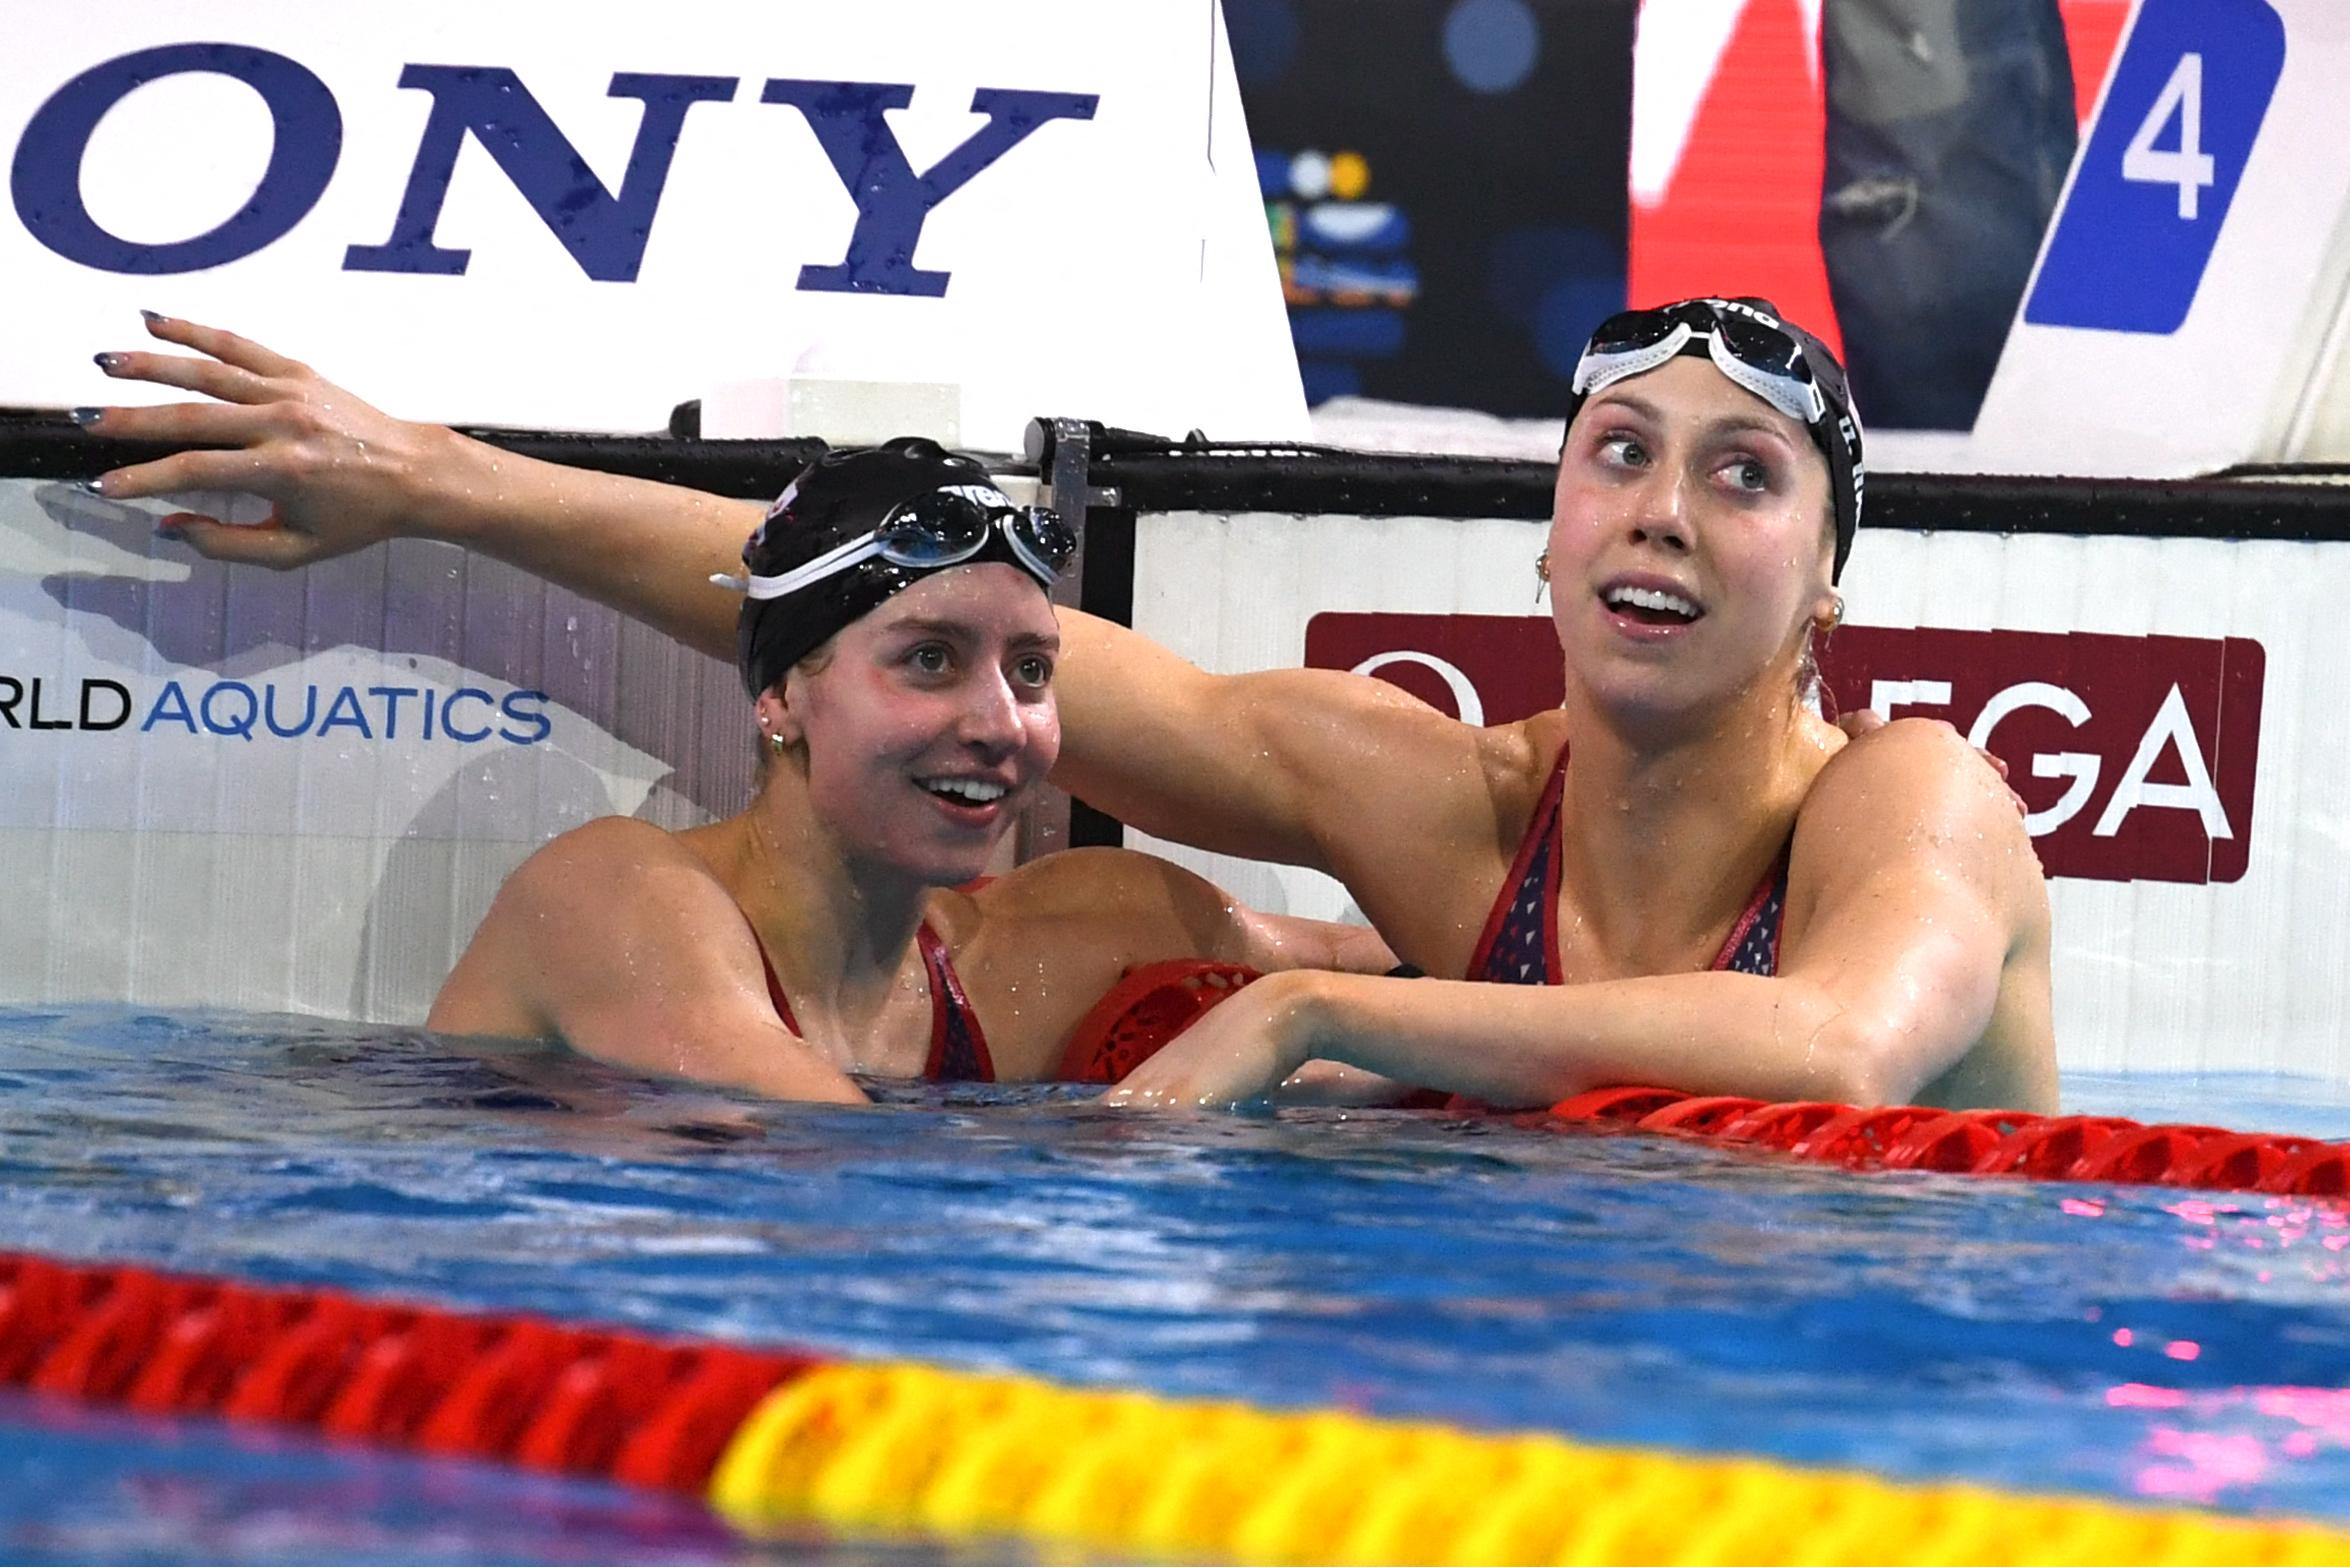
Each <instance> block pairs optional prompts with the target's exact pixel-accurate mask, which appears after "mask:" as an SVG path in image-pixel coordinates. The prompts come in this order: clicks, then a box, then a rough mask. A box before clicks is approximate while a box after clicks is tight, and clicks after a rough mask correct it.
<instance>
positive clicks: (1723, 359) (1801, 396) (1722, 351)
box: [1705, 332, 1828, 429]
mask: <svg viewBox="0 0 2350 1567" xmlns="http://www.w3.org/2000/svg"><path fill="white" fill-rule="evenodd" d="M1706 339H1707V341H1706V345H1705V351H1706V353H1707V354H1709V355H1710V356H1712V359H1713V362H1714V368H1715V369H1717V370H1719V371H1721V372H1722V374H1724V375H1726V376H1728V377H1729V378H1730V379H1731V380H1733V381H1735V382H1737V383H1738V384H1739V385H1740V386H1743V387H1745V388H1746V389H1747V390H1748V391H1750V392H1752V393H1753V394H1754V395H1755V396H1757V397H1759V398H1761V399H1762V400H1763V401H1764V402H1766V403H1769V404H1770V405H1771V406H1772V407H1773V408H1776V409H1778V410H1779V412H1781V413H1783V414H1785V415H1786V416H1787V417H1788V418H1790V419H1792V420H1794V421H1795V422H1796V423H1797V424H1800V425H1802V426H1804V427H1805V428H1806V429H1809V428H1810V427H1811V426H1812V425H1814V424H1816V423H1818V422H1819V418H1820V415H1822V414H1824V413H1826V412H1827V411H1828V402H1827V399H1826V398H1824V397H1822V396H1821V395H1820V388H1819V383H1818V382H1816V381H1798V380H1797V379H1795V377H1793V376H1791V375H1773V374H1771V373H1770V372H1769V371H1768V370H1757V369H1756V368H1755V367H1754V366H1752V365H1750V364H1748V363H1747V362H1746V361H1745V360H1743V359H1741V358H1739V357H1738V356H1737V355H1736V354H1733V353H1732V352H1730V348H1729V345H1728V344H1726V343H1724V342H1723V341H1722V334H1721V333H1719V332H1708V333H1707V334H1706Z"/></svg>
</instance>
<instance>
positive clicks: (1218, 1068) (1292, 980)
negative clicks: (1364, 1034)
mask: <svg viewBox="0 0 2350 1567" xmlns="http://www.w3.org/2000/svg"><path fill="white" fill-rule="evenodd" d="M1319 978H1320V976H1319V975H1317V974H1316V973H1315V972H1313V971H1312V970H1309V969H1293V970H1290V971H1289V972H1287V973H1282V974H1268V975H1266V976H1265V977H1264V978H1263V979H1260V980H1257V981H1255V982H1254V983H1253V984H1249V985H1245V986H1243V987H1242V988H1241V989H1240V990H1238V991H1236V992H1234V994H1233V995H1232V996H1231V997H1230V998H1229V999H1227V1000H1224V1001H1220V1002H1218V1003H1217V1004H1216V1006H1215V1009H1214V1010H1213V1011H1211V1012H1209V1013H1208V1015H1207V1016H1205V1017H1203V1018H1201V1019H1200V1020H1199V1021H1198V1022H1196V1023H1194V1024H1192V1025H1191V1027H1189V1028H1187V1029H1185V1030H1184V1031H1183V1032H1182V1034H1181V1035H1179V1036H1178V1037H1177V1038H1176V1039H1174V1040H1173V1041H1172V1042H1171V1043H1169V1044H1168V1045H1167V1046H1166V1047H1165V1048H1164V1049H1162V1050H1160V1051H1159V1053H1158V1054H1156V1055H1154V1056H1152V1057H1151V1058H1150V1059H1149V1060H1148V1061H1145V1062H1144V1063H1143V1064H1142V1065H1140V1066H1138V1067H1136V1068H1135V1069H1134V1070H1133V1071H1132V1072H1129V1073H1128V1074H1127V1075H1126V1078H1125V1080H1124V1081H1122V1082H1121V1083H1119V1085H1118V1086H1117V1087H1116V1088H1113V1089H1112V1090H1110V1092H1109V1093H1107V1094H1105V1095H1104V1096H1103V1098H1102V1102H1103V1103H1104V1104H1112V1105H1121V1106H1125V1107H1128V1108H1133V1109H1147V1110H1163V1109H1209V1110H1220V1109H1229V1108H1230V1107H1231V1106H1233V1105H1236V1104H1240V1103H1242V1102H1243V1101H1246V1100H1250V1099H1260V1098H1262V1097H1264V1096H1265V1095H1266V1094H1269V1093H1271V1092H1272V1091H1273V1090H1274V1089H1276V1088H1278V1087H1279V1086H1281V1084H1282V1082H1283V1081H1284V1080H1286V1079H1287V1078H1288V1077H1289V1076H1290V1074H1291V1073H1293V1072H1295V1071H1296V1070H1297V1069H1298V1068H1299V1067H1300V1066H1303V1065H1304V1064H1305V1062H1306V1059H1307V1057H1308V1055H1309V1054H1310V1053H1311V1052H1310V1050H1309V1048H1308V1047H1309V1042H1310V1041H1311V1039H1312V1037H1313V1032H1314V1028H1313V1021H1312V1020H1313V1017H1314V1015H1315V986H1316V983H1317V981H1318V980H1319Z"/></svg>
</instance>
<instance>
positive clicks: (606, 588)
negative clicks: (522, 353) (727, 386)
mask: <svg viewBox="0 0 2350 1567" xmlns="http://www.w3.org/2000/svg"><path fill="white" fill-rule="evenodd" d="M415 490H416V493H415V498H414V504H413V508H412V511H411V519H412V520H411V531H413V532H415V533H417V534H421V535H424V536H427V537H432V538H439V539H445V540H447V541H448V542H450V543H453V544H459V545H463V546H464V547H465V548H467V549H469V550H473V551H475V552H477V553H479V554H483V555H489V556H493V557H495V558H496V559H498V560H502V561H505V562H506V563H507V564H509V565H512V566H516V567H519V568H521V569H522V570H524V571H527V572H529V573H531V574H532V575H533V576H536V577H543V578H545V579H546V580H547V581H549V582H553V583H555V584H557V585H558V586H561V587H565V588H568V589H570V590H571V591H572V592H574V593H578V594H580V595H582V596H583V597H586V598H591V599H594V600H595V601H596V602H598V603H600V604H607V605H610V606H611V607H612V608H614V609H617V610H619V611H620V612H621V613H623V614H626V615H629V616H632V617H634V618H635V619H637V620H641V621H643V622H645V623H646V624H647V625H649V626H652V627H653V628H654V629H656V630H659V631H662V632H666V633H667V634H668V635H670V636H672V637H675V638H676V639H677V640H678V641H680V642H683V643H684V644H686V645H687V646H688V647H692V648H696V649H699V650H700V651H702V652H704V653H707V654H709V655H711V656H712V657H713V658H721V659H725V660H726V661H727V662H729V663H732V662H733V660H734V623H735V613H736V611H737V610H738V609H740V608H741V606H742V598H741V596H740V595H739V594H735V593H730V592H728V591H727V590H726V589H724V588H721V587H718V586H716V585H714V584H712V583H711V581H710V580H709V579H710V577H711V575H712V574H713V573H716V572H732V571H738V570H740V569H741V566H742V547H743V540H744V539H746V538H748V537H749V536H750V533H751V530H752V529H754V528H756V527H757V526H758V525H759V518H760V516H761V514H762V508H761V507H760V506H759V505H758V503H757V502H755V501H736V500H727V499H724V498H722V497H719V496H715V495H705V494H703V493H702V492H700V491H698V490H689V489H683V488H680V487H679V486H676V485H672V484H656V483H653V482H652V481H650V480H646V479H629V478H621V477H619V476H616V475H613V474H605V473H591V472H589V471H588V470H586V469H583V468H571V467H566V466H564V465H563V464H560V463H550V462H541V461H538V460H536V459H534V458H529V457H517V456H514V455H513V454H511V453H508V452H503V451H500V450H498V449H497V448H496V447H493V446H489V445H486V444H484V443H482V442H480V441H476V440H473V439H471V438H470V437H467V436H463V435H459V434H458V433H457V432H455V431H453V430H449V431H442V432H440V433H439V436H438V437H436V438H435V444H434V447H433V449H432V451H431V454H430V460H429V462H427V463H424V464H420V465H419V471H418V472H417V474H416V482H415Z"/></svg>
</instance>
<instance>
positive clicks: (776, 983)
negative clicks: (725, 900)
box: [743, 914, 807, 1038]
mask: <svg viewBox="0 0 2350 1567" xmlns="http://www.w3.org/2000/svg"><path fill="white" fill-rule="evenodd" d="M750 919H751V917H750V916H749V915H748V914H746V915H744V916H743V923H744V924H746V925H748V924H750ZM751 945H752V946H754V947H757V948H758V949H759V967H761V968H763V969H765V970H766V971H767V999H768V1000H770V1001H772V1002H774V1003H775V1015H776V1016H777V1017H779V1018H781V1019H783V1026H784V1027H785V1028H788V1029H790V1030H791V1031H792V1032H793V1033H795V1034H798V1033H799V1032H800V1020H799V1019H798V1018H796V1017H793V1016H792V1015H791V997H789V996H787V995H785V994H784V993H783V981H782V980H780V979H778V978H776V977H775V963H774V960H773V959H771V958H769V957H768V956H767V943H765V942H764V941H761V940H760V939H759V929H758V927H757V926H755V925H753V926H751ZM801 1037H802V1038H806V1037H807V1036H806V1035H801Z"/></svg>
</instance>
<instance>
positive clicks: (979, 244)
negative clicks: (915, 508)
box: [0, 0, 1304, 451]
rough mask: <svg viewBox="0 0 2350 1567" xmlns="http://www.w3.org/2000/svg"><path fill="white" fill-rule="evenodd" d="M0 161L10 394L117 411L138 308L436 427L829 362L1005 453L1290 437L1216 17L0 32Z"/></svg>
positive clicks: (57, 17)
mask: <svg viewBox="0 0 2350 1567" xmlns="http://www.w3.org/2000/svg"><path fill="white" fill-rule="evenodd" d="M0 156H5V157H6V159H7V160H8V168H9V184H8V199H7V201H6V202H5V204H0V278H5V279H6V280H7V282H8V286H9V289H10V291H11V294H12V296H13V297H14V298H16V299H17V300H19V301H25V300H37V301H39V308H38V309H37V310H30V311H23V312H20V313H19V315H18V316H17V318H16V319H14V320H12V322H11V324H10V328H9V332H8V342H7V347H6V349H5V351H4V352H0V406H11V405H13V406H34V407H42V406H55V407H63V406H70V405H73V404H78V403H85V402H96V401H101V400H108V399H110V398H116V397H119V395H120V392H119V389H110V388H109V387H107V385H106V384H105V383H103V382H100V381H98V380H97V379H96V377H95V374H94V372H92V370H91V369H90V367H89V357H90V355H91V354H92V353H93V352H95V351H97V350H100V349H106V348H119V347H124V346H129V345H131V344H133V343H135V342H136V341H137V340H138V337H139V333H138V331H137V328H138V320H137V317H136V315H135V313H134V312H135V310H136V309H138V308H141V307H145V308H152V309H157V310H162V311H165V312H167V313H169V314H172V315H178V316H185V317H189V318H192V319H198V320H206V321H211V322H215V323H218V324H221V325H225V326H230V327H233V328H235V329H237V330H240V331H242V332H244V333H245V334H246V335H248V336H252V337H256V338H259V339H261V340H263V341H266V342H269V343H271V344H272V345H273V346H277V347H280V348H282V349H284V350H285V351H287V352H290V353H294V354H296V355H298V356H300V357H302V358H304V359H306V360H308V361H310V362H311V363H313V364H316V365H317V366H319V367H320V368H321V369H322V370H324V371H326V372H327V373H329V374H330V375H331V376H333V377H334V378H336V379H338V380H340V381H342V382H343V383H344V384H346V385H348V386H350V387H352V388H353V389H354V390H356V391H359V392H360V393H362V394H363V395H365V396H367V397H369V398H370V399H371V400H373V401H376V402H378V403H381V404H383V405H385V406H387V407H389V408H391V409H393V410H394V411H397V412H399V413H402V414H404V415H408V416H411V417H419V418H431V419H437V420H444V421H450V422H485V423H502V424H508V425H520V426H532V427H542V428H580V429H611V430H644V429H654V428H658V427H660V426H661V425H662V423H663V422H664V421H665V419H666V418H667V415H668V413H669V410H670V408H671V406H672V405H673V404H675V403H677V402H680V401H683V400H684V399H686V398H689V397H694V396H698V395H701V394H703V393H704V392H707V391H711V390H713V389H715V388H720V387H723V386H726V385H729V384H733V383H740V382H744V381H749V380H755V379H758V378H763V377H775V376H785V375H789V374H791V373H792V372H793V371H795V370H796V369H799V368H801V367H803V366H807V367H813V368H817V369H820V370H821V372H822V373H823V374H824V375H825V376H827V377H831V378H835V379H846V380H859V381H888V382H908V383H915V384H918V385H920V386H923V387H926V388H929V389H931V390H932V391H933V392H935V391H936V389H939V388H945V389H947V392H948V394H949V397H950V400H951V401H952V402H953V403H954V404H955V405H956V406H958V407H959V433H960V437H961V439H962V440H963V442H964V443H965V444H967V445H971V446H974V447H978V448H982V449H988V450H1004V451H1016V450H1018V449H1019V445H1020V437H1021V433H1022V430H1023V428H1024V425H1025V421H1026V420H1027V419H1028V418H1029V417H1030V416H1032V415H1036V414H1070V415H1079V416H1084V417H1090V418H1098V419H1104V420H1109V421H1112V422H1116V423H1120V424H1125V425H1129V426H1134V427H1139V428H1146V429H1162V430H1167V431H1169V432H1172V433H1180V432H1181V431H1183V430H1185V429H1188V428H1191V427H1193V426H1195V425H1197V426H1203V427H1206V428H1209V429H1212V430H1215V431H1217V432H1219V433H1226V432H1229V433H1231V434H1233V435H1237V436H1252V437H1257V436H1261V437H1266V438H1275V437H1283V436H1291V437H1294V436H1297V435H1302V434H1303V428H1304V404H1303V399H1302V395H1301V393H1300V390H1299V383H1298V375H1297V367H1296V361H1295V356H1294V352H1293V351H1292V349H1291V347H1290V343H1289V336H1288V330H1287V324H1286V321H1285V319H1284V317H1283V315H1282V309H1281V303H1280V293H1279V285H1278V279H1277V276H1276V273H1275V270H1274V263H1273V255H1272V248H1271V240H1270V237H1269V235H1268V233H1267V230H1266V226H1265V221H1264V214H1263V210H1262V207H1261V205H1260V203H1259V200H1258V196H1257V185H1256V171H1255V166H1254V162H1253V160H1252V158H1251V155H1250V152H1249V147H1248V138H1247V131H1246V128H1245V123H1244V122H1243V120H1242V117H1241V114H1240V112H1239V99H1238V95H1237V89H1236V86H1235V83H1234V78H1233V73H1232V66H1231V59H1230V53H1229V50H1228V48H1227V47H1226V44H1225V40H1224V38H1223V36H1222V27H1221V19H1220V13H1219V10H1218V7H1217V6H1216V4H1215V3H1214V0H1125V3H1122V4H1119V5H1117V6H1115V7H1111V8H1108V9H1105V8H1103V7H1101V6H1099V5H1094V4H1089V3H1084V0H991V3H988V4H971V3H968V0H862V3H859V4H856V5H848V6H829V5H822V6H820V5H782V4H758V3H751V0H737V3H725V4H707V5H689V6H645V5H641V4H636V3H633V0H579V3H574V4H567V5H563V6H560V7H558V6H553V5H546V4H530V5H480V4H475V3H468V0H413V3H409V4H404V5H398V6H361V7H353V6H324V5H306V4H298V3H292V0H143V3H141V4H139V5H136V6H127V7H126V6H101V7H95V8H87V9H80V10H77V9H74V8H71V7H59V8H52V9H50V10H46V11H44V12H43V13H42V15H41V18H40V22H39V25H38V26H31V25H24V26H15V27H11V28H10V29H9V30H8V38H7V47H6V48H5V49H4V50H0ZM934 400H935V399H934ZM810 433H822V432H821V431H818V432H810Z"/></svg>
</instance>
